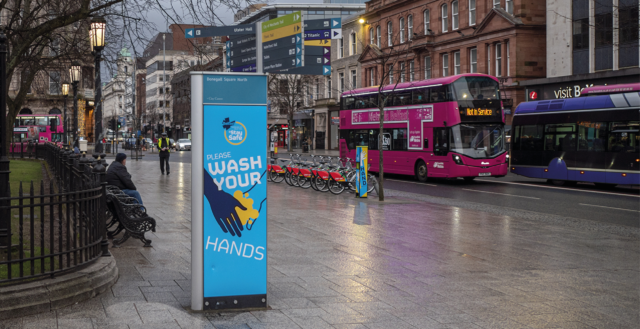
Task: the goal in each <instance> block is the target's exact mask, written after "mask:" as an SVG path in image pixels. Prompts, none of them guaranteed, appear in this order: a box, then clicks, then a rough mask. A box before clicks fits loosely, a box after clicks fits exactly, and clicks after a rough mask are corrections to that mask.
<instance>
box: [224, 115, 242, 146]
mask: <svg viewBox="0 0 640 329" xmlns="http://www.w3.org/2000/svg"><path fill="white" fill-rule="evenodd" d="M224 138H225V139H226V140H227V142H229V144H231V145H240V144H242V143H243V142H244V141H245V140H246V139H247V127H245V126H244V125H243V124H242V123H241V122H238V121H236V122H235V124H234V125H232V126H231V127H229V128H228V129H225V130H224Z"/></svg>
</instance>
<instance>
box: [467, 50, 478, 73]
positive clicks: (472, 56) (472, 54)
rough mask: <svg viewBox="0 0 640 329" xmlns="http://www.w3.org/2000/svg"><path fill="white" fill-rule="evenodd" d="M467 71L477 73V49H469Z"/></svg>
mask: <svg viewBox="0 0 640 329" xmlns="http://www.w3.org/2000/svg"><path fill="white" fill-rule="evenodd" d="M469 73H478V49H476V48H473V49H470V50H469Z"/></svg>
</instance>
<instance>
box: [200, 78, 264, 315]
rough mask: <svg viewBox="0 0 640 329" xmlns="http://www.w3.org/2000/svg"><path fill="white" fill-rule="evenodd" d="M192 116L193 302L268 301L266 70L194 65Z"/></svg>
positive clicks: (240, 305) (237, 304) (203, 305)
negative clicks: (207, 69)
mask: <svg viewBox="0 0 640 329" xmlns="http://www.w3.org/2000/svg"><path fill="white" fill-rule="evenodd" d="M191 118H192V122H193V123H194V124H193V126H192V172H191V177H192V182H193V183H192V185H191V189H192V191H191V192H192V198H191V204H192V210H191V226H192V227H191V229H192V248H191V252H192V260H191V266H192V271H191V275H192V291H191V308H192V309H193V310H223V309H244V308H266V307H267V179H266V172H267V150H266V148H265V145H267V136H266V134H265V133H264V127H266V125H267V76H266V75H264V74H255V73H214V72H192V73H191ZM196 123H200V124H196Z"/></svg>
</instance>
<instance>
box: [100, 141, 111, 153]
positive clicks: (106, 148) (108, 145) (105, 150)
mask: <svg viewBox="0 0 640 329" xmlns="http://www.w3.org/2000/svg"><path fill="white" fill-rule="evenodd" d="M102 145H104V153H111V144H110V143H107V144H102Z"/></svg>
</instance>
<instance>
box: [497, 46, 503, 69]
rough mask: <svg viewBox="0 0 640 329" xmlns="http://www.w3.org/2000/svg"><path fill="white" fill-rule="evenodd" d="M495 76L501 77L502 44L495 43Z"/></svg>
mask: <svg viewBox="0 0 640 329" xmlns="http://www.w3.org/2000/svg"><path fill="white" fill-rule="evenodd" d="M496 76H497V77H501V76H502V44H501V43H496Z"/></svg>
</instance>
